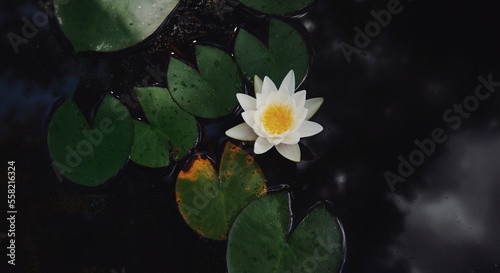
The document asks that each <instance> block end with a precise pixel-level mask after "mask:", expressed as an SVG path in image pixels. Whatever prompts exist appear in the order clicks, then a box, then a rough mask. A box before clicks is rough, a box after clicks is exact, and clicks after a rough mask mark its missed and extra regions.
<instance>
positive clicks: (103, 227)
mask: <svg viewBox="0 0 500 273" xmlns="http://www.w3.org/2000/svg"><path fill="white" fill-rule="evenodd" d="M5 2H6V1H3V2H2V3H1V6H0V7H1V9H0V34H1V37H0V66H1V72H0V93H1V100H0V118H1V123H0V143H1V146H0V149H1V151H2V152H1V159H2V163H1V164H3V166H5V168H6V166H7V163H6V162H7V161H8V160H15V161H16V172H17V173H16V177H17V193H16V204H17V206H18V211H19V214H18V215H17V217H18V219H17V230H16V235H17V239H18V241H17V245H16V250H17V252H16V254H17V256H16V261H17V262H18V265H16V269H17V271H1V272H44V273H45V272H50V273H52V272H56V273H57V272H69V273H72V272H82V273H83V272H89V273H90V272H115V271H116V272H127V273H128V272H151V273H155V272H169V273H170V272H226V265H225V263H226V261H225V252H226V244H225V242H215V241H210V240H206V239H203V238H200V237H199V236H198V235H197V234H196V233H195V232H193V231H192V230H191V229H190V228H188V227H187V226H186V224H185V223H184V221H183V219H182V218H181V216H180V215H179V212H178V210H177V206H176V203H175V198H174V197H175V191H174V183H173V181H172V174H175V172H176V171H177V170H178V169H177V168H164V169H157V170H152V169H147V168H142V167H140V166H136V165H134V164H133V163H129V164H128V165H127V167H126V168H125V169H124V171H123V172H122V173H121V174H120V175H118V176H117V177H116V178H115V179H113V180H112V181H109V182H108V183H106V185H104V186H102V187H99V188H96V189H87V188H82V187H79V186H75V185H74V184H72V183H70V182H68V181H63V182H62V183H61V182H59V181H58V179H57V177H56V175H55V173H54V171H53V170H52V168H51V166H50V158H49V156H48V153H47V148H46V122H47V120H48V118H49V117H50V114H51V111H52V108H53V106H54V105H55V104H56V103H57V102H58V101H59V100H60V98H61V97H62V96H68V95H72V94H73V93H74V98H75V100H78V102H79V105H80V107H81V108H82V109H86V111H87V112H86V114H87V115H88V117H89V118H90V117H91V116H92V109H93V107H94V105H95V103H96V101H98V100H99V97H100V96H101V95H102V94H103V92H106V91H109V90H114V91H115V92H123V93H120V94H122V95H126V94H127V92H128V91H127V90H130V88H131V87H132V86H134V85H137V84H141V83H142V84H152V83H154V84H157V85H160V86H161V85H163V84H164V83H162V82H161V81H155V80H154V79H152V78H151V77H148V75H151V74H150V73H148V71H147V69H146V67H158V68H159V70H160V72H161V71H162V69H164V67H165V66H166V60H167V56H168V54H170V52H177V53H179V52H180V53H182V54H185V55H186V56H185V57H186V58H187V59H189V58H192V48H191V47H190V45H191V42H192V40H193V37H196V39H197V40H199V41H202V42H211V43H216V44H218V45H220V46H222V47H226V48H230V47H231V43H232V38H231V37H232V33H233V30H234V28H235V27H237V26H240V25H241V24H243V25H245V26H251V27H252V28H254V29H256V30H258V29H262V28H263V27H265V24H262V23H261V20H257V19H255V18H253V17H248V16H249V15H246V14H247V13H245V12H242V11H241V10H239V8H238V9H236V10H235V11H234V13H229V14H226V15H225V17H224V18H225V20H226V21H224V22H223V23H221V22H220V19H219V18H218V17H216V16H212V17H210V16H206V14H205V15H203V12H202V11H200V9H203V5H204V3H206V2H207V1H200V4H192V5H193V6H191V8H194V9H193V10H195V11H196V12H190V9H187V8H186V9H184V10H183V9H180V10H178V13H179V15H177V17H175V18H173V19H171V21H170V24H167V25H165V26H164V27H163V32H162V34H159V35H157V36H156V39H155V40H154V41H150V42H149V43H145V45H143V46H138V47H135V48H133V49H132V50H129V51H126V52H121V53H117V54H107V55H106V54H88V53H87V54H80V55H78V56H77V55H75V54H74V53H72V52H71V46H70V45H69V43H68V42H67V41H66V40H65V39H64V37H62V35H61V34H60V32H59V30H58V28H57V26H56V24H54V22H51V24H50V25H48V26H45V27H43V28H40V29H39V30H38V33H37V34H36V35H34V37H33V38H31V39H29V42H28V43H27V44H23V45H20V46H19V52H18V53H17V54H16V53H14V50H13V48H12V46H11V45H10V43H9V40H8V39H7V38H6V37H7V36H6V35H7V33H9V32H15V33H19V32H20V30H21V27H22V25H23V21H22V18H23V17H27V18H32V16H33V14H34V13H35V12H37V11H40V10H41V8H40V7H39V6H38V5H37V4H36V1H15V2H14V1H12V2H9V3H5ZM208 2H210V1H208ZM388 2H391V1H363V0H360V1H331V0H318V1H317V2H316V3H315V4H314V5H313V6H312V8H311V10H310V11H309V13H307V15H305V16H303V17H301V18H299V19H297V22H299V23H302V24H303V26H304V27H305V29H307V30H308V31H309V33H310V38H311V43H312V48H313V51H314V56H313V64H312V67H311V68H310V70H309V74H308V77H307V79H306V81H305V82H304V83H303V88H304V89H306V90H308V96H309V97H324V98H325V104H324V105H323V106H322V108H321V109H320V111H319V112H318V113H317V114H316V116H315V117H314V118H313V120H315V121H316V122H318V123H320V124H322V125H323V126H324V128H325V130H324V132H322V133H321V134H319V135H317V136H315V137H312V138H309V139H304V140H303V141H302V143H303V144H304V146H303V153H304V157H306V158H307V159H309V160H306V161H303V162H301V163H300V164H298V165H297V166H295V165H294V164H292V163H290V162H287V160H285V159H283V158H281V157H280V156H279V155H278V154H277V153H275V152H274V153H270V154H267V155H265V156H261V157H257V161H258V162H259V164H261V166H262V168H263V169H264V173H265V174H266V178H267V179H268V180H269V184H271V185H278V184H282V183H286V184H289V185H290V188H291V191H292V193H293V195H294V208H293V209H294V211H295V213H296V214H295V216H296V218H297V219H300V218H301V217H303V216H304V215H305V213H306V211H307V209H308V208H310V207H311V206H312V205H314V204H315V203H316V202H317V201H318V200H320V199H326V200H329V201H330V202H331V203H332V207H333V212H334V214H335V215H336V216H337V217H338V218H339V219H340V220H341V221H342V223H343V226H344V230H345V235H346V238H347V245H346V247H347V258H346V262H345V266H344V270H343V272H344V273H360V272H363V273H364V272H384V273H385V272H392V273H432V272H436V273H437V272H439V273H441V272H456V273H459V272H460V273H462V272H463V273H466V272H467V273H472V272H477V273H490V272H500V233H499V232H498V230H500V216H499V215H500V214H499V213H498V210H499V209H500V198H499V197H498V196H499V194H500V168H499V167H500V127H499V125H500V124H499V122H500V120H499V118H500V116H499V115H500V107H499V106H500V86H496V87H495V86H494V85H495V83H493V86H492V87H490V88H491V90H492V92H490V91H489V90H488V89H487V88H486V87H483V88H481V89H480V91H479V92H480V93H479V94H480V95H481V96H486V95H485V94H490V95H489V97H488V98H485V99H484V100H477V101H478V105H477V106H476V105H473V104H474V101H475V100H474V98H471V97H470V96H471V95H472V96H477V95H475V94H476V93H475V90H476V88H477V86H478V85H479V84H481V83H482V82H484V81H488V78H489V77H490V79H489V81H493V82H500V39H498V37H497V36H498V29H499V27H500V19H499V18H500V17H499V16H498V7H497V6H498V5H495V1H461V2H450V1H415V0H413V1H408V0H402V1H401V2H400V7H401V9H402V10H401V11H400V12H399V13H398V14H393V15H392V17H391V21H390V22H389V23H388V24H387V26H386V27H382V28H381V29H380V33H379V34H377V35H374V36H375V37H373V38H372V39H371V40H370V41H369V42H368V43H367V45H366V47H364V48H363V49H361V52H360V53H359V54H358V53H354V54H352V55H351V56H350V57H351V61H350V62H349V61H348V60H347V59H346V57H345V56H344V54H343V52H342V50H341V45H344V46H345V44H342V43H347V44H350V45H352V46H354V45H355V42H354V38H355V34H356V32H355V30H354V29H353V28H354V27H359V28H361V29H364V28H365V25H366V24H367V23H369V22H370V21H372V20H373V17H372V15H371V13H370V11H372V10H375V11H379V10H381V9H387V3H388ZM196 6H197V7H196ZM197 12H198V13H197ZM200 14H201V15H200ZM200 16H201V17H200ZM245 16H247V17H245ZM186 18H187V19H186ZM199 18H204V19H206V20H207V21H206V22H205V21H203V23H202V24H201V23H200V21H199V20H198V21H197V20H196V19H199ZM209 18H211V19H209ZM197 22H198V23H197ZM174 26H183V27H181V28H175V27H174ZM172 41H175V42H172ZM190 56H191V57H190ZM291 57H293V56H291ZM137 67H140V68H142V67H144V68H145V69H141V70H140V71H139V72H138V71H137V70H136V69H135V68H137ZM480 76H482V79H483V80H479V79H478V77H480ZM496 85H500V83H497V84H496ZM483 86H484V85H483ZM74 90H76V92H74ZM494 90H496V91H497V92H494ZM464 103H466V104H468V105H467V106H466V107H464V108H463V110H460V108H458V107H459V106H458V104H464ZM454 104H457V106H454ZM467 109H469V110H467ZM460 111H462V112H460ZM132 114H133V115H134V116H136V117H138V116H141V115H142V113H140V112H134V113H132ZM200 122H201V123H202V124H203V125H204V126H203V138H202V141H201V143H200V145H199V147H198V149H199V150H201V151H204V152H206V153H208V154H210V155H214V156H216V155H217V153H218V152H219V151H220V148H221V147H222V145H223V143H224V141H225V138H224V137H223V132H224V131H225V130H226V129H227V128H230V127H231V126H233V125H235V124H237V123H239V122H241V120H240V119H239V118H238V117H229V118H225V119H222V120H218V121H216V122H210V121H206V120H200ZM436 128H437V131H436V132H440V135H439V136H438V137H436V132H435V133H434V138H436V139H439V142H441V143H436V142H433V143H434V144H427V146H426V147H427V148H424V149H427V150H428V151H427V152H428V155H424V157H423V158H418V155H417V153H418V152H414V151H415V150H416V149H418V146H417V144H416V143H420V142H424V143H429V141H430V140H429V141H424V139H432V138H433V131H435V130H436ZM432 146H434V148H432ZM306 147H307V148H306ZM306 149H307V150H306ZM422 154H423V153H422ZM400 155H401V157H399V156H400ZM409 155H413V156H414V157H413V159H411V160H410V159H409ZM398 157H399V158H398ZM401 159H402V160H404V161H406V160H409V161H419V160H420V161H423V163H422V162H417V163H421V165H420V164H417V165H419V166H417V167H414V170H413V172H412V171H411V170H409V169H404V170H403V171H406V172H408V174H409V173H410V172H411V175H410V174H409V175H408V177H407V178H405V181H404V182H402V183H396V184H395V188H394V190H395V192H392V191H391V188H390V186H389V184H390V183H389V184H388V183H387V181H386V178H385V177H384V174H386V175H387V172H391V173H394V174H398V165H399V164H400V161H401ZM2 176H3V174H2ZM2 181H4V178H2ZM2 187H3V186H2ZM5 188H6V187H5ZM1 192H2V193H6V190H4V189H2V191H1ZM6 197H7V196H6V194H2V195H1V196H0V204H6ZM1 207H2V209H0V211H1V213H2V217H1V219H5V217H4V215H5V212H6V209H3V208H4V206H3V205H2V206H1ZM5 208H6V206H5ZM5 230H7V222H6V221H4V220H1V221H0V233H2V232H5ZM0 240H1V244H0V246H1V249H2V250H1V252H0V253H4V252H5V251H6V250H5V248H6V247H7V246H6V244H5V243H6V241H5V240H4V238H0ZM2 256H3V257H5V255H4V254H2ZM1 261H2V266H4V265H6V262H4V258H2V260H1ZM7 268H8V269H9V270H12V267H7ZM113 270H115V271H113ZM264 273H265V272H264Z"/></svg>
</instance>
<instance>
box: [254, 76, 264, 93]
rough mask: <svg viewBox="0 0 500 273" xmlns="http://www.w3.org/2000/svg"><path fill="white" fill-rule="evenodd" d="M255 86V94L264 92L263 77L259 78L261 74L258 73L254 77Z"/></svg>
mask: <svg viewBox="0 0 500 273" xmlns="http://www.w3.org/2000/svg"><path fill="white" fill-rule="evenodd" d="M253 88H254V91H255V94H257V93H262V79H261V78H259V76H257V75H255V76H254V77H253Z"/></svg>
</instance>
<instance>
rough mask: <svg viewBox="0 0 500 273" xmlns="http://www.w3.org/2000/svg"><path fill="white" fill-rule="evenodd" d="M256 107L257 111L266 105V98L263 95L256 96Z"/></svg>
mask: <svg viewBox="0 0 500 273" xmlns="http://www.w3.org/2000/svg"><path fill="white" fill-rule="evenodd" d="M255 100H256V105H255V106H256V107H257V110H258V109H260V108H261V107H262V106H263V105H264V104H265V103H266V97H264V95H263V94H262V93H257V94H255Z"/></svg>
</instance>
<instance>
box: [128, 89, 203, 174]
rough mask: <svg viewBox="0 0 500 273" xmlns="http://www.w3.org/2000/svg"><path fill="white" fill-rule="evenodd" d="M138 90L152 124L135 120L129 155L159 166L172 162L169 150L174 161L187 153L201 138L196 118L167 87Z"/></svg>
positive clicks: (136, 161)
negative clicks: (179, 104) (174, 97)
mask: <svg viewBox="0 0 500 273" xmlns="http://www.w3.org/2000/svg"><path fill="white" fill-rule="evenodd" d="M135 92H136V93H137V97H138V99H139V102H140V104H141V107H142V109H143V111H144V113H145V114H146V118H147V119H148V121H149V124H147V123H145V122H142V121H137V120H134V144H133V146H132V152H131V154H130V158H131V159H132V160H133V161H134V162H135V163H137V164H140V165H143V166H147V167H153V168H156V167H165V166H168V165H169V164H170V149H171V150H172V158H173V159H174V160H178V159H179V158H181V157H184V156H186V155H187V154H188V153H189V149H191V148H192V147H193V146H194V145H195V144H196V140H197V139H198V127H197V123H196V119H195V118H194V117H193V116H191V115H190V114H188V113H186V112H185V111H184V110H182V109H181V108H180V107H179V106H178V105H177V104H176V103H175V102H174V101H173V100H172V97H171V96H170V94H169V92H168V90H167V89H163V88H159V87H144V88H135ZM170 147H171V148H170Z"/></svg>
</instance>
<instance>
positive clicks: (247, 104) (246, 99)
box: [236, 93, 257, 111]
mask: <svg viewBox="0 0 500 273" xmlns="http://www.w3.org/2000/svg"><path fill="white" fill-rule="evenodd" d="M236 98H237V99H238V102H239V103H240V105H241V107H242V108H243V110H245V111H250V110H257V101H256V100H255V98H253V97H251V96H249V95H246V94H242V93H238V94H236Z"/></svg>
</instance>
